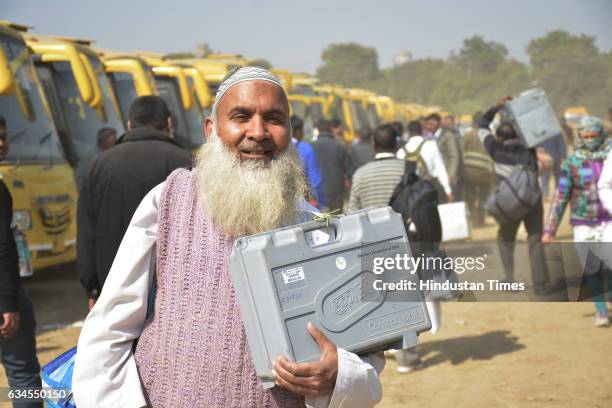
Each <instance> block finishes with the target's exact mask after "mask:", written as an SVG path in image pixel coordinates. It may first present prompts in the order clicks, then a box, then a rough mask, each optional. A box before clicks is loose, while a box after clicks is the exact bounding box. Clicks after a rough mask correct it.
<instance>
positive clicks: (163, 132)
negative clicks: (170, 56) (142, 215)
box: [77, 96, 203, 309]
mask: <svg viewBox="0 0 612 408" xmlns="http://www.w3.org/2000/svg"><path fill="white" fill-rule="evenodd" d="M171 132H172V119H171V114H170V111H169V110H168V107H167V105H166V103H165V102H164V100H163V99H161V98H160V97H158V96H142V97H140V98H137V99H136V100H135V101H134V102H133V103H132V106H131V107H130V114H129V120H128V132H127V133H125V134H124V135H123V136H121V137H120V138H119V140H118V141H117V144H116V145H115V146H113V147H112V148H110V149H108V150H106V151H104V152H103V153H102V154H101V155H100V156H99V157H98V158H97V159H96V160H95V161H94V162H93V163H92V165H91V167H90V169H89V172H88V174H87V176H86V177H85V180H84V181H83V185H82V186H81V190H80V194H79V203H78V215H77V221H78V234H77V250H78V255H77V266H78V269H79V275H80V278H81V284H82V285H83V287H84V288H85V292H86V293H87V297H88V299H89V308H90V309H91V308H92V307H93V305H94V303H95V301H96V299H97V298H98V296H100V292H101V290H102V287H103V285H104V281H105V280H106V276H107V275H108V271H109V270H110V267H111V265H112V263H113V260H114V259H115V254H116V252H117V249H118V248H119V244H120V243H121V240H122V239H123V235H124V234H125V231H126V229H127V227H128V225H129V223H130V220H131V219H132V216H133V215H134V212H135V211H136V208H137V207H138V205H139V204H140V202H141V201H142V199H143V198H144V196H145V195H146V194H147V193H148V192H149V190H151V189H152V188H153V187H155V186H156V185H158V184H160V183H161V182H163V181H164V180H165V179H166V177H168V175H169V174H170V173H172V171H174V170H175V169H177V168H180V167H185V168H191V164H192V157H191V154H190V153H189V152H188V151H186V150H184V149H182V148H181V147H180V145H179V144H178V143H176V142H175V141H174V140H173V139H172V138H171ZM202 137H203V136H202Z"/></svg>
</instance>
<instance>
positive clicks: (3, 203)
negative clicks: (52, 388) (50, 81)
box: [0, 116, 43, 408]
mask: <svg viewBox="0 0 612 408" xmlns="http://www.w3.org/2000/svg"><path fill="white" fill-rule="evenodd" d="M8 149H9V145H8V140H7V138H6V123H5V120H4V118H3V117H1V116H0V161H2V160H4V158H5V157H6V155H7V153H8ZM12 218H13V199H12V197H11V193H10V192H9V190H8V188H7V187H6V185H5V184H4V182H3V181H2V177H0V313H1V316H2V321H1V322H0V358H1V360H2V364H3V365H4V369H5V370H6V374H7V377H8V382H9V385H10V386H11V387H29V388H40V387H41V381H40V365H39V364H38V359H37V358H36V335H35V333H34V330H35V328H36V322H35V320H34V308H33V307H32V302H31V301H30V298H29V297H28V295H27V293H26V292H25V290H24V289H23V288H22V287H21V278H20V277H19V255H18V253H17V245H16V244H15V237H14V235H13V230H12V229H11V220H12ZM14 406H19V407H32V408H34V407H41V408H42V406H43V404H42V402H29V403H25V402H24V403H21V404H15V405H14Z"/></svg>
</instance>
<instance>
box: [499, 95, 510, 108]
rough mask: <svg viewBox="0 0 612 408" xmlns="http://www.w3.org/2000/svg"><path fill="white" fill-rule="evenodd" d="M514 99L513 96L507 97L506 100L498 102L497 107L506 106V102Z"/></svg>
mask: <svg viewBox="0 0 612 408" xmlns="http://www.w3.org/2000/svg"><path fill="white" fill-rule="evenodd" d="M511 100H512V97H511V96H506V97H505V98H504V99H502V100H501V101H499V102H497V105H496V106H497V107H498V108H501V107H502V106H504V105H505V104H506V102H508V101H511Z"/></svg>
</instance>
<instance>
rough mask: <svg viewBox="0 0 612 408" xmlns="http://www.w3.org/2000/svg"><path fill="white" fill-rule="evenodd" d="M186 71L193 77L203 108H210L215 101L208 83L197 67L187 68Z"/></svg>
mask: <svg viewBox="0 0 612 408" xmlns="http://www.w3.org/2000/svg"><path fill="white" fill-rule="evenodd" d="M185 71H186V72H188V73H189V75H190V76H191V78H192V79H193V86H194V88H195V92H196V95H197V97H198V100H199V101H200V105H201V106H202V108H210V107H211V105H212V102H213V97H212V94H211V93H210V88H209V87H208V83H207V82H206V80H205V79H204V77H203V76H202V74H200V72H199V71H197V70H196V69H195V68H187V69H186V70H185Z"/></svg>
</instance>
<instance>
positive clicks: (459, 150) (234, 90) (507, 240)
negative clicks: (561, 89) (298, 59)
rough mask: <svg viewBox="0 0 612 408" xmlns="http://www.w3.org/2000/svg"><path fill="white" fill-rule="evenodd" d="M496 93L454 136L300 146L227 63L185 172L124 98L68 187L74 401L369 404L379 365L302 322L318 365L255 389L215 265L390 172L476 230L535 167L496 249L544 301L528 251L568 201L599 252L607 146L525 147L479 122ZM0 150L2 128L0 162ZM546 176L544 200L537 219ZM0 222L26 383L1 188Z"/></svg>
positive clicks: (587, 142)
mask: <svg viewBox="0 0 612 408" xmlns="http://www.w3.org/2000/svg"><path fill="white" fill-rule="evenodd" d="M506 100H507V99H504V100H502V101H500V102H499V103H498V104H497V105H495V106H493V107H491V108H490V109H488V110H487V111H486V112H485V113H480V112H479V113H476V114H474V118H473V124H472V127H471V128H469V129H467V131H465V132H460V131H459V129H458V128H457V127H456V126H455V124H454V119H453V117H452V116H450V115H449V116H446V117H444V118H442V117H441V116H440V115H438V114H435V113H434V114H431V115H429V116H427V117H424V118H419V119H417V120H415V121H412V122H409V123H408V124H407V126H406V129H404V126H403V125H402V124H401V123H399V122H393V123H388V124H383V125H381V126H379V127H377V128H376V129H369V128H363V129H360V130H359V131H358V134H357V137H356V140H355V141H354V143H353V144H352V145H351V146H350V147H347V144H346V143H345V140H344V138H343V131H342V128H343V124H342V123H341V122H340V121H339V120H337V119H331V120H327V119H321V120H319V121H318V122H317V124H316V128H317V133H316V134H317V137H316V138H315V140H314V141H313V142H312V143H307V142H305V141H303V140H302V136H303V118H300V117H298V116H295V115H294V116H291V117H290V115H289V105H288V100H287V95H286V94H285V92H284V90H283V88H282V86H281V85H280V83H279V82H278V80H277V79H276V78H275V77H273V76H272V75H271V74H270V73H269V72H267V71H266V70H263V69H260V68H253V67H245V68H241V69H239V70H237V71H235V72H232V73H231V74H230V75H228V76H227V77H226V79H225V80H224V81H223V83H222V84H221V85H220V87H219V90H218V93H217V96H216V99H215V102H214V105H213V108H212V114H211V116H210V117H209V118H207V119H206V121H205V124H204V127H205V135H206V140H207V143H206V144H205V145H204V146H203V147H202V148H201V150H200V151H199V153H198V155H197V157H196V159H195V161H194V160H193V159H192V157H191V154H190V153H189V152H187V151H185V150H183V149H181V148H180V147H179V146H177V145H176V143H175V142H174V140H173V139H172V138H171V134H172V126H173V124H172V119H171V117H172V115H171V113H170V111H169V110H168V107H167V106H166V104H165V102H164V101H163V99H161V98H159V97H157V96H146V97H140V98H138V99H136V100H135V101H134V103H133V104H132V106H131V109H130V113H129V121H128V131H127V133H126V134H124V135H122V136H121V137H119V138H118V139H116V135H115V134H114V133H113V132H112V129H105V130H103V131H101V132H100V134H99V135H98V141H99V149H100V153H99V154H97V155H96V157H95V158H93V159H92V160H91V162H90V163H89V164H88V167H87V171H86V172H85V173H83V178H82V184H81V186H80V195H79V203H78V225H79V230H78V238H77V247H78V262H77V265H78V270H79V275H80V277H81V283H82V285H83V287H84V289H85V292H86V295H87V297H88V299H89V308H90V313H89V314H88V316H87V319H86V321H85V324H84V327H83V330H82V332H81V336H80V339H79V344H78V350H79V353H77V357H76V365H75V371H74V377H73V378H74V383H73V386H74V397H75V399H76V402H77V404H78V406H79V407H88V406H100V405H108V406H117V405H120V406H125V407H141V406H145V405H153V406H194V407H195V406H205V407H208V406H279V407H292V406H296V407H297V406H304V405H305V404H307V405H309V406H315V407H349V406H350V407H370V406H373V405H374V404H375V403H376V402H378V401H379V400H380V398H381V392H382V391H381V384H380V378H379V375H380V372H381V371H382V369H383V368H384V365H385V360H384V356H382V354H380V353H371V354H368V355H357V354H354V353H351V352H348V351H346V350H343V349H341V348H337V347H336V346H335V345H334V344H333V343H332V342H331V341H330V340H329V339H328V338H327V337H326V336H325V335H324V334H323V332H321V331H320V330H319V329H318V328H316V327H315V326H313V325H309V326H308V332H309V333H310V334H311V335H312V337H313V339H314V340H315V341H316V342H317V344H318V345H319V347H320V349H321V359H320V360H319V361H316V362H312V363H295V362H290V361H288V360H287V359H284V358H280V359H278V360H277V361H275V363H274V369H275V382H276V384H277V385H278V386H277V387H274V388H272V389H264V388H262V387H261V386H260V384H259V382H258V380H257V377H256V376H255V371H254V367H253V362H252V360H251V358H250V355H249V353H248V346H247V342H246V337H245V332H244V329H243V326H242V323H241V320H240V313H239V308H238V304H237V301H236V299H235V296H234V293H233V289H232V284H231V279H230V277H229V271H228V268H229V254H230V251H231V248H232V244H233V242H234V239H235V238H236V237H239V236H243V235H250V234H255V233H260V232H264V231H268V230H271V229H275V228H278V227H280V226H285V225H290V224H292V223H295V222H301V221H305V220H308V219H312V214H313V213H315V212H316V211H318V210H320V211H324V212H331V211H334V210H338V209H340V210H346V211H354V210H359V209H363V208H369V207H376V206H386V205H389V202H390V200H391V197H392V195H393V194H394V191H395V189H396V187H397V185H398V183H399V182H400V180H402V177H403V176H404V174H405V172H406V169H407V166H406V162H412V163H414V169H415V170H414V171H415V172H416V174H417V175H418V176H419V177H421V178H424V179H426V180H429V181H430V182H431V183H432V185H434V186H435V189H436V191H437V198H438V202H439V203H447V202H455V201H462V200H465V201H467V203H468V208H469V210H470V214H471V217H472V222H473V225H474V226H483V225H485V220H486V212H485V201H486V199H487V197H488V196H489V195H490V193H491V192H492V191H493V190H494V188H495V186H496V185H497V183H499V182H500V181H501V180H503V179H504V178H506V177H507V176H508V174H509V173H508V172H509V171H510V170H509V169H511V168H512V167H513V166H516V165H519V164H520V165H524V166H525V167H526V168H529V169H531V170H532V171H534V172H536V173H538V172H539V173H540V174H542V185H543V186H542V192H543V194H542V195H541V196H540V198H539V201H538V202H537V203H536V205H535V206H533V208H531V209H530V210H529V211H528V212H527V213H525V215H524V216H522V217H521V218H520V219H514V220H511V221H506V222H499V229H498V242H499V249H500V254H501V259H502V263H503V267H504V270H505V272H506V281H508V282H512V281H514V246H515V244H514V243H515V241H516V236H517V231H518V228H519V226H520V224H521V223H522V224H524V226H525V228H526V230H527V234H528V238H527V239H528V243H529V255H530V260H531V272H532V277H533V284H534V291H535V292H536V293H537V294H540V295H545V294H546V293H547V292H548V290H549V287H548V286H547V285H548V283H549V276H548V273H547V269H546V262H545V260H544V254H543V249H542V245H541V242H542V241H545V242H546V241H550V240H552V239H553V238H554V237H555V234H556V232H557V231H558V226H559V223H560V221H561V219H562V217H563V212H564V209H565V207H566V206H567V204H568V203H569V202H571V217H570V223H571V225H572V227H573V234H574V240H575V241H578V242H590V243H601V242H609V241H612V239H611V238H612V235H611V234H612V160H607V161H606V159H607V157H608V155H609V152H610V146H611V145H610V141H609V139H608V136H607V133H606V131H605V129H604V126H605V122H604V121H602V120H600V119H597V118H594V117H586V118H583V119H582V121H581V122H580V125H579V127H578V129H577V132H576V135H575V136H574V134H573V130H572V129H571V128H569V127H568V126H567V124H563V129H564V132H565V133H564V135H560V136H559V137H557V138H554V139H550V140H549V141H547V142H546V143H545V144H543V145H542V146H540V147H538V148H526V147H524V146H523V145H522V144H521V142H520V139H519V137H518V134H517V130H516V129H515V128H514V126H513V124H512V123H510V122H505V121H501V122H500V123H497V125H496V126H494V127H492V126H491V123H492V122H493V121H494V120H495V116H496V114H497V112H498V111H499V109H500V108H501V107H502V106H503V104H504V103H505V102H506ZM608 119H609V120H610V121H611V122H612V110H611V111H610V117H609V118H608ZM568 129H569V130H568ZM569 132H571V133H569ZM111 146H112V147H111ZM6 149H8V143H7V139H6V126H5V124H4V120H2V121H0V160H2V158H3V157H4V156H5V155H6ZM568 151H570V152H571V153H570V155H569V156H568V157H566V155H567V152H568ZM550 175H552V176H553V179H554V183H555V184H554V190H555V191H556V194H555V196H554V198H553V200H552V205H551V208H550V210H549V216H548V217H546V218H545V214H544V205H543V202H544V201H545V200H546V199H547V196H548V194H549V191H551V190H552V189H551V188H550V186H549V184H550V179H551V178H550ZM432 194H434V196H435V193H432ZM317 209H318V210H317ZM0 211H1V212H2V214H0V215H1V216H0V266H1V267H2V274H1V275H0V307H2V310H1V312H2V317H3V319H4V321H3V323H2V325H1V326H0V334H1V335H2V338H1V339H0V351H1V353H2V361H3V363H4V365H5V367H6V368H7V373H8V376H9V382H10V384H11V385H12V386H13V385H22V386H23V385H26V386H36V385H37V384H38V386H39V384H40V378H39V377H38V371H39V366H38V362H37V360H36V354H35V337H34V317H33V313H32V312H31V310H32V309H31V303H30V301H29V299H28V298H27V294H26V293H25V291H24V290H23V289H22V288H21V286H20V284H19V274H18V266H17V263H18V255H17V253H16V245H15V241H14V238H13V232H12V229H11V228H12V227H11V225H10V222H8V220H11V218H12V206H11V199H10V194H8V190H7V189H6V187H5V186H4V184H3V183H2V180H0ZM443 222H444V220H443ZM578 252H579V257H580V258H581V260H582V263H583V265H587V267H586V268H585V273H586V276H587V281H588V284H589V285H590V287H591V289H592V291H593V293H595V294H596V296H595V297H594V302H595V307H596V324H597V325H599V326H603V325H608V324H609V317H608V310H607V307H606V303H605V297H604V293H605V292H606V290H604V289H603V286H604V285H605V282H606V280H605V279H604V277H605V275H606V273H608V274H609V273H610V271H609V270H608V269H607V268H606V267H605V265H603V264H601V262H600V263H599V264H598V263H596V262H590V261H589V260H588V259H587V258H588V256H587V255H588V254H586V253H582V252H580V251H578ZM610 278H612V277H611V276H608V278H607V283H608V285H612V282H611V281H612V279H610ZM610 290H611V288H610V287H608V289H607V291H609V292H610ZM152 310H154V311H153V312H152ZM434 314H435V313H434ZM434 318H435V316H434ZM396 358H397V360H398V363H399V370H400V371H402V372H406V371H411V370H412V369H415V368H418V367H420V365H421V362H420V360H419V358H418V354H417V353H416V351H415V350H403V351H400V352H398V353H397V357H396ZM15 367H17V368H18V369H17V368H15ZM33 406H37V405H33Z"/></svg>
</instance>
